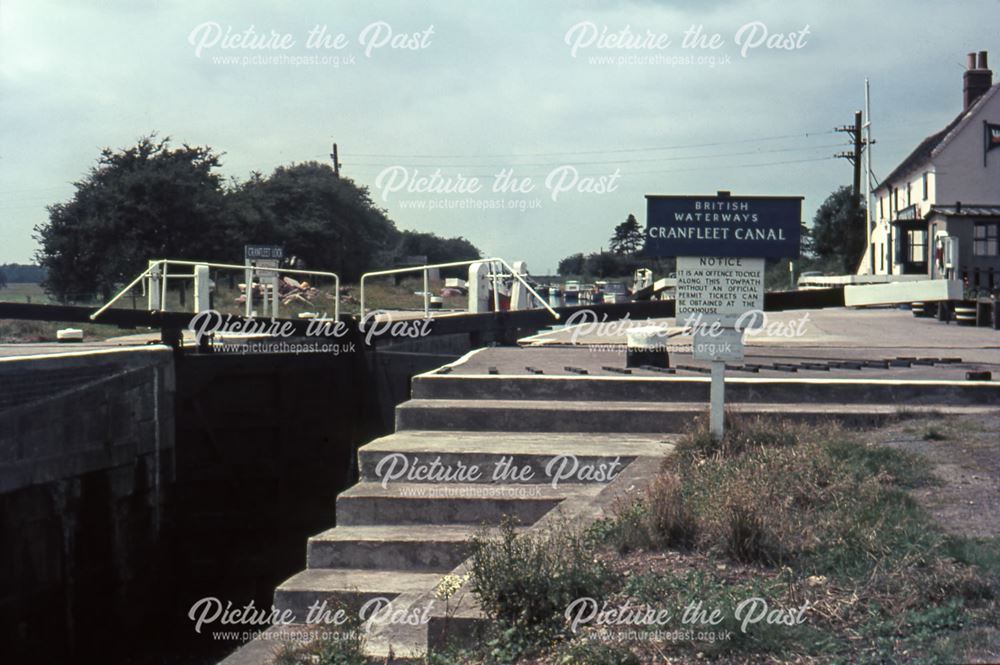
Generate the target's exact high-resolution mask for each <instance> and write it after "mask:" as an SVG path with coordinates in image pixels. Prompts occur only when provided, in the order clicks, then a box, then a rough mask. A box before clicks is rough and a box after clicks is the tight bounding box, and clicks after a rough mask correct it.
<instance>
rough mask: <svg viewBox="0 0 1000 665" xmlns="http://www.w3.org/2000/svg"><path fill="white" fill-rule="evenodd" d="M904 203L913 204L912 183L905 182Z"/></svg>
mask: <svg viewBox="0 0 1000 665" xmlns="http://www.w3.org/2000/svg"><path fill="white" fill-rule="evenodd" d="M906 205H907V206H911V205H913V183H912V182H908V183H906Z"/></svg>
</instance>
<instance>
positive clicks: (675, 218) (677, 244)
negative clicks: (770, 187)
mask: <svg viewBox="0 0 1000 665" xmlns="http://www.w3.org/2000/svg"><path fill="white" fill-rule="evenodd" d="M801 220H802V197H800V196H658V195H652V194H651V195H647V196H646V250H645V253H646V254H647V255H648V256H754V257H762V258H766V259H781V258H797V257H798V256H799V232H800V229H801V226H800V224H801Z"/></svg>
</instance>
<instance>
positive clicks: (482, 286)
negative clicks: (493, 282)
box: [468, 262, 490, 314]
mask: <svg viewBox="0 0 1000 665" xmlns="http://www.w3.org/2000/svg"><path fill="white" fill-rule="evenodd" d="M489 272H490V267H489V266H488V265H487V264H486V263H482V262H480V263H473V264H472V265H470V266H469V283H468V287H469V313H470V314H484V313H486V312H488V311H490V282H489V277H488V275H489Z"/></svg>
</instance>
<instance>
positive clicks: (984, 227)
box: [972, 222, 1000, 256]
mask: <svg viewBox="0 0 1000 665" xmlns="http://www.w3.org/2000/svg"><path fill="white" fill-rule="evenodd" d="M997 227H1000V224H997V223H996V222H992V223H987V224H976V228H975V232H974V233H973V236H972V254H973V255H974V256H997V254H998V252H997Z"/></svg>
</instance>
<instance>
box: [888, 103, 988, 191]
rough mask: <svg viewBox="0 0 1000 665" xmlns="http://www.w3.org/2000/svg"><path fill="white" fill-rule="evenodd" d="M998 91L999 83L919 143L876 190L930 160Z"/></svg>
mask: <svg viewBox="0 0 1000 665" xmlns="http://www.w3.org/2000/svg"><path fill="white" fill-rule="evenodd" d="M998 89H1000V83H998V84H996V85H994V86H993V87H991V88H990V89H989V90H987V91H986V92H985V93H983V94H982V95H980V97H979V99H977V100H976V101H975V103H974V104H973V105H972V106H971V107H969V108H968V109H965V110H963V111H962V112H961V113H959V114H958V115H957V116H955V118H954V119H953V120H952V121H951V122H949V123H948V124H947V125H946V126H945V128H944V129H942V130H941V131H940V132H938V133H936V134H931V135H930V136H928V137H927V138H925V139H924V140H923V141H921V142H920V145H918V146H917V147H916V148H915V149H914V150H913V152H911V153H910V154H909V155H907V156H906V158H905V159H904V160H903V161H902V162H900V163H899V166H897V167H896V168H894V169H893V170H892V173H890V174H889V175H888V176H886V178H885V180H883V181H882V182H881V183H880V184H879V187H878V189H881V188H882V187H883V186H888V185H889V184H890V183H892V182H893V181H894V180H896V179H897V178H899V177H900V176H903V175H906V174H907V173H910V172H911V171H914V170H916V168H917V167H918V166H920V165H921V164H923V163H925V162H926V161H927V160H928V159H930V158H931V156H932V155H933V154H934V151H935V150H936V149H937V148H938V147H939V146H941V145H943V144H944V143H946V142H947V140H948V139H950V138H951V136H952V135H953V133H954V131H955V130H956V129H957V128H958V126H959V124H961V123H962V121H963V120H965V119H967V118H970V117H972V116H973V115H974V114H975V113H976V112H977V111H978V110H979V107H980V106H981V105H982V104H983V103H984V102H985V101H986V100H987V99H988V98H989V97H992V96H993V95H994V94H995V93H996V91H997V90H998Z"/></svg>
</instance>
